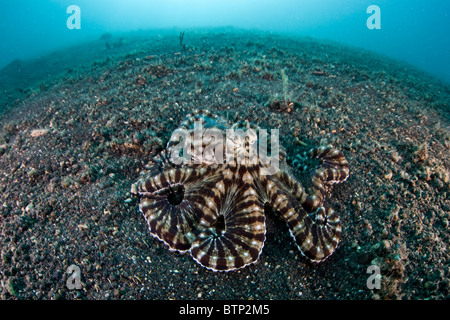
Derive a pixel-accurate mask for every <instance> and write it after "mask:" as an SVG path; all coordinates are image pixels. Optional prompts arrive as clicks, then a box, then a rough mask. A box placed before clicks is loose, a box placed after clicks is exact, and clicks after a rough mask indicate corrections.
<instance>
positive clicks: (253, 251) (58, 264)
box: [0, 0, 450, 313]
mask: <svg viewBox="0 0 450 320" xmlns="http://www.w3.org/2000/svg"><path fill="white" fill-rule="evenodd" d="M449 13H450V3H449V1H437V0H432V1H417V0H410V1H406V0H403V1H385V0H380V1H363V0H354V1H331V0H326V1H312V0H306V1H301V0H296V1H294V0H286V1H283V0H281V1H278V0H277V1H275V0H274V1H269V0H260V1H256V0H241V1H237V0H229V1H218V0H209V1H206V0H204V1H201V0H195V1H181V0H179V1H175V0H165V1H144V0H142V1H138V0H126V1H125V0H124V1H119V0H110V1H106V0H97V1H88V0H79V1H76V0H71V1H51V0H48V1H31V0H30V1H25V0H18V1H2V3H1V4H0V298H1V299H6V300H22V299H25V300H27V299H42V300H47V299H54V300H60V299H69V300H72V299H86V300H89V299H131V300H132V299H148V300H151V299H155V300H185V299H188V300H216V299H222V300H229V299H233V300H261V299H263V300H272V299H273V300H312V299H329V300H335V299H340V300H344V299H346V300H358V299H363V300H368V299H435V300H444V299H447V300H448V299H449V297H450V293H449V288H450V280H449V279H450V266H449V263H448V262H449V261H450V260H449V259H450V256H449V252H448V244H449V242H450V234H449V232H448V228H449V220H450V105H449V102H450V63H449V62H450V59H449V55H450V37H449V35H448V30H450V19H449V16H448V15H449ZM194 120H199V121H203V123H204V125H205V128H206V127H207V128H208V129H213V130H217V131H216V132H223V130H225V129H227V128H230V127H233V128H244V127H245V128H247V129H248V128H260V129H268V130H269V131H270V134H271V135H272V132H275V131H272V130H273V129H276V130H278V132H279V143H280V147H281V150H282V152H280V155H281V156H280V163H281V171H280V172H282V173H280V174H279V175H274V177H272V176H271V178H268V179H269V180H265V178H264V177H263V175H260V174H259V173H258V171H250V169H249V171H245V170H247V168H246V167H239V168H243V169H242V171H238V172H234V171H232V170H231V169H230V170H228V168H227V167H226V166H225V167H222V166H218V167H215V166H211V167H209V166H206V167H205V166H203V167H200V169H199V170H198V171H197V170H192V168H191V167H189V166H187V165H186V166H184V164H183V165H181V166H174V165H173V163H171V162H170V159H168V157H167V154H168V153H169V152H168V151H170V148H171V147H173V144H174V141H173V140H171V134H172V133H173V132H174V131H175V130H176V129H177V128H182V129H185V130H186V129H189V130H191V129H192V123H193V122H194ZM274 136H276V134H274ZM271 137H272V136H271ZM271 150H272V149H271ZM202 165H203V164H202ZM224 168H225V169H224ZM254 169H255V168H254V167H253V168H252V169H251V170H254ZM256 169H259V167H258V166H256ZM233 170H234V169H233ZM230 172H231V173H230ZM249 172H251V174H250V173H249ZM185 174H186V175H185ZM239 174H241V175H239ZM186 176H189V179H186V180H183V179H184V177H186ZM225 176H226V177H228V178H226V179H225ZM230 176H231V177H232V178H230ZM181 177H183V179H182V178H181ZM222 178H223V179H222ZM244 178H245V179H244ZM171 179H172V180H171ZM270 179H271V180H270ZM222 180H223V181H225V182H223V183H222ZM244 180H245V183H243V181H244ZM167 181H170V182H167ZM174 181H175V182H174ZM268 181H270V183H269V182H268ZM160 182H161V183H162V184H163V185H162V184H160ZM252 188H253V189H252ZM155 190H156V191H155ZM267 190H269V191H267ZM270 190H275V191H274V192H272V191H270ZM229 194H232V195H233V196H229V197H228V196H227V195H229ZM255 194H256V195H255ZM193 195H194V196H193ZM269 195H270V196H269ZM278 195H280V197H278ZM154 199H159V200H160V201H159V200H158V201H156V202H152V201H153V200H154ZM230 199H231V200H230ZM261 199H263V200H261ZM278 200H279V201H278ZM262 202H264V203H262ZM187 203H188V204H189V205H187ZM280 203H281V204H280ZM249 204H251V205H254V206H253V207H251V209H248V205H249ZM322 205H323V207H324V208H322ZM197 206H199V207H200V208H203V209H204V210H203V211H205V212H207V214H205V216H207V217H208V219H209V220H208V219H206V218H205V219H204V220H203V222H202V223H203V224H200V223H197V220H195V219H191V218H192V216H190V215H189V214H186V215H184V213H185V212H184V211H183V212H182V211H180V210H184V209H183V208H186V207H189V208H197V209H198V208H199V207H197ZM318 206H320V207H319V208H317V207H318ZM254 208H259V209H258V210H255V209H254ZM193 210H194V209H193ZM203 211H202V210H197V211H195V212H196V214H203ZM180 212H182V213H183V214H180ZM199 212H201V213H199ZM249 212H250V213H252V214H253V213H255V212H257V213H256V214H255V216H252V217H248V216H247V215H246V214H247V213H249ZM211 213H214V214H215V215H214V214H211ZM241 214H242V215H243V218H242V219H241V220H239V219H240V218H241ZM236 217H238V218H239V219H238V218H236ZM178 218H179V219H178ZM234 218H236V220H233V219H234ZM205 221H206V222H205ZM230 221H238V222H234V223H235V225H234V226H235V228H234V229H233V228H229V226H230V225H231V224H232V223H231V222H230ZM205 226H206V227H207V228H206V227H205ZM250 226H251V227H250ZM297 226H298V227H297ZM303 226H307V228H310V229H308V230H313V228H315V229H314V230H316V231H314V232H316V233H315V234H314V235H313V236H311V234H312V231H311V233H308V235H307V236H305V235H304V234H303V233H302V230H304V229H302V228H303ZM319 227H320V228H322V227H323V228H324V229H319ZM252 228H253V229H252ZM305 228H306V227H305ZM192 230H194V231H192ZM230 230H231V231H230ZM233 230H234V232H235V234H239V233H241V235H242V234H244V235H245V236H243V237H242V238H240V239H242V242H241V244H242V243H243V245H241V244H239V241H237V240H236V238H234V240H230V241H229V242H226V241H224V242H223V243H228V244H227V248H228V249H229V250H228V249H227V250H224V249H223V248H224V246H223V243H222V242H218V243H219V244H218V245H217V248H219V247H220V245H222V247H221V248H222V249H221V250H219V249H217V251H214V250H213V249H211V248H212V246H209V245H208V246H206V245H205V246H203V244H201V245H199V243H201V241H203V240H204V239H206V240H205V241H210V239H211V238H213V239H219V238H220V239H221V240H220V241H222V240H223V238H221V237H222V236H223V235H224V234H226V235H227V236H229V235H230V234H231V236H233ZM236 230H237V231H236ZM248 230H250V231H251V232H247V231H248ZM299 230H300V231H299ZM317 230H320V231H317ZM323 230H327V231H323ZM191 231H192V232H191ZM228 231H229V232H230V233H229V234H228V233H227V232H228ZM294 231H295V232H297V233H295V234H294ZM208 232H209V233H208ZM328 232H329V233H328ZM305 234H306V233H305ZM200 235H201V236H200ZM160 240H161V241H160ZM214 241H216V240H214ZM217 241H219V240H217ZM246 246H247V247H246ZM199 248H200V249H199ZM203 248H208V250H210V251H208V252H209V253H211V252H212V253H211V254H208V255H205V254H204V252H205V251H206V249H203ZM236 248H237V249H236ZM169 249H172V250H169ZM202 250H203V251H202ZM181 253H184V254H181ZM225 258H226V259H225ZM319 261H320V263H319ZM197 262H198V263H197ZM167 309H170V310H168V311H167V312H174V313H176V312H177V311H178V309H177V308H167ZM257 310H263V309H257ZM271 310H272V311H273V309H271ZM330 310H331V311H334V310H335V309H334V308H331V309H330Z"/></svg>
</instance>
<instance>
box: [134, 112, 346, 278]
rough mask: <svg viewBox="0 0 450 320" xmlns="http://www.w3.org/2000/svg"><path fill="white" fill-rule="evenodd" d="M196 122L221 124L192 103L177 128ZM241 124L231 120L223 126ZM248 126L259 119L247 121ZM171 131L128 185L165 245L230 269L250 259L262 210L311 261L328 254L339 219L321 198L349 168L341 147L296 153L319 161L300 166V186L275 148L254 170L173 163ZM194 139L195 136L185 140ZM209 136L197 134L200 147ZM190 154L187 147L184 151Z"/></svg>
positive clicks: (259, 241) (260, 240)
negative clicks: (271, 166) (273, 163)
mask: <svg viewBox="0 0 450 320" xmlns="http://www.w3.org/2000/svg"><path fill="white" fill-rule="evenodd" d="M195 121H200V122H201V123H202V124H203V125H204V126H203V127H204V128H205V129H206V128H209V129H211V128H214V129H215V130H218V131H219V132H223V133H224V132H225V129H227V128H230V126H228V124H227V123H226V122H225V121H224V120H223V119H222V118H219V117H217V116H215V115H212V114H211V113H209V112H208V111H194V112H193V113H191V114H189V115H188V116H187V117H186V119H185V120H184V121H183V122H182V123H181V125H180V127H179V128H180V129H183V130H187V132H189V133H190V135H188V136H187V139H193V137H194V122H195ZM242 127H247V128H249V127H250V125H249V124H248V122H247V123H236V124H234V125H232V126H231V128H242ZM252 128H253V129H255V130H256V131H258V130H259V127H255V126H253V127H252ZM179 142H180V138H179V137H177V136H176V135H172V138H171V140H170V141H169V143H168V145H167V147H166V149H165V150H164V151H163V152H162V153H161V154H160V155H159V156H158V157H157V158H156V159H155V160H154V161H153V162H152V166H151V167H149V168H148V169H149V170H148V171H146V172H144V173H143V174H142V176H141V178H140V179H139V181H138V182H137V183H136V184H134V185H133V186H132V192H133V193H135V194H138V195H139V196H140V199H141V200H140V205H139V209H140V211H141V212H142V214H143V216H144V218H145V220H146V221H147V223H148V227H149V229H150V233H151V235H152V236H154V237H156V238H158V239H159V240H161V241H163V242H164V243H165V244H166V245H167V246H168V247H169V248H170V250H172V251H178V252H182V253H185V252H188V253H190V255H191V256H192V257H193V258H194V260H195V261H197V262H198V263H199V264H200V265H202V266H203V267H206V268H208V269H211V270H214V271H231V270H236V269H240V268H243V267H245V266H247V265H249V264H252V263H254V262H256V261H257V260H258V258H259V256H260V254H261V251H262V249H263V246H264V241H265V238H266V213H267V212H269V211H270V212H274V213H275V214H277V215H278V216H279V217H280V218H281V219H283V220H284V221H285V222H286V224H287V226H288V228H289V231H290V233H291V235H292V237H293V239H294V241H295V243H296V245H297V247H298V248H299V250H300V252H301V253H302V254H303V255H304V256H306V257H307V258H309V259H310V260H311V261H314V262H320V261H324V260H325V259H326V258H327V257H329V256H330V255H331V254H332V253H333V252H334V251H335V250H336V247H337V246H338V243H339V239H340V235H341V223H340V220H339V217H338V215H337V214H336V213H335V212H334V211H333V210H332V209H330V208H327V207H326V206H324V205H323V202H324V199H325V197H326V196H327V194H328V193H329V192H330V191H331V187H332V186H333V184H335V183H340V182H343V181H345V180H346V179H347V177H348V175H349V168H348V163H347V160H346V159H345V157H344V156H343V154H342V153H341V152H340V151H338V150H336V149H333V148H328V147H319V148H315V149H312V150H310V151H309V152H307V153H305V154H304V155H303V156H304V157H305V159H307V160H309V161H315V162H317V163H319V165H318V166H317V167H315V168H309V167H306V166H305V168H304V169H305V170H304V171H305V177H306V180H307V183H306V185H307V187H304V186H302V184H301V183H300V182H299V181H298V180H297V179H296V178H295V177H294V175H293V174H292V173H291V168H290V167H289V166H288V164H287V163H286V156H285V152H284V150H283V149H281V148H280V152H279V170H278V172H276V173H275V174H272V175H266V174H261V171H262V170H263V169H265V167H266V166H267V164H262V163H261V162H260V161H258V162H257V163H253V164H251V163H244V164H241V163H239V164H238V163H236V162H234V163H226V164H214V163H209V162H208V163H205V162H203V163H198V161H197V162H196V164H175V161H174V160H173V159H174V158H173V155H174V150H175V145H176V144H177V143H179ZM193 142H194V144H195V141H193ZM210 143H211V142H210V141H209V142H208V141H203V142H202V145H201V146H197V147H200V148H203V149H201V150H205V148H207V147H208V144H210ZM190 155H191V156H193V157H195V153H191V154H190Z"/></svg>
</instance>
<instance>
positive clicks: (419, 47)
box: [0, 0, 450, 83]
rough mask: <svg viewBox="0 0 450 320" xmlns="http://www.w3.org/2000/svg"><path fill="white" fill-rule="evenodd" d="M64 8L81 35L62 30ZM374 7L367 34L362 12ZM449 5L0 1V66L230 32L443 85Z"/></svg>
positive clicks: (448, 57)
mask: <svg viewBox="0 0 450 320" xmlns="http://www.w3.org/2000/svg"><path fill="white" fill-rule="evenodd" d="M69 5H77V6H79V7H80V9H81V29H80V30H69V29H68V28H67V26H66V21H67V19H68V17H69V16H70V14H68V13H66V9H67V7H68V6H69ZM370 5H377V6H379V7H380V9H381V29H379V30H369V29H368V28H367V26H366V20H367V19H368V18H369V16H370V14H368V13H366V10H367V7H368V6H370ZM449 9H450V1H447V0H444V1H442V0H429V1H423V0H400V1H398V0H397V1H392V0H390V1H387V0H383V1H381V0H372V1H365V0H347V1H337V0H323V1H320V0H192V1H189V0H159V1H156V0H70V1H64V0H53V1H52V0H39V1H36V0H34V1H32V0H16V1H12V0H3V1H1V4H0V68H2V67H4V66H5V65H7V64H8V63H9V62H11V61H12V60H13V59H16V58H18V59H28V58H34V57H37V56H39V55H41V54H45V53H48V52H51V51H52V50H55V49H59V48H62V47H65V46H68V45H73V44H76V43H77V42H80V41H86V40H92V39H97V38H98V37H99V36H100V35H101V34H103V33H105V32H111V33H114V32H126V31H134V30H139V29H144V30H146V29H155V28H156V29H160V28H175V29H176V30H177V32H179V30H182V29H183V28H191V27H222V26H233V27H237V28H246V29H253V30H264V31H271V32H276V33H289V34H296V35H302V36H311V37H314V38H321V39H330V40H334V41H338V42H342V43H345V44H349V45H352V46H357V47H362V48H365V49H369V50H372V51H375V52H378V53H382V54H385V55H388V56H390V57H393V58H397V59H400V60H403V61H406V62H408V63H411V64H413V65H415V66H417V67H419V68H421V69H423V70H426V71H428V72H430V73H432V74H434V75H436V76H438V77H440V78H441V79H444V80H446V81H447V82H449V83H450V36H449V30H450V17H449V14H450V10H449Z"/></svg>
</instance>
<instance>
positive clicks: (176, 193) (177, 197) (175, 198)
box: [167, 185, 184, 206]
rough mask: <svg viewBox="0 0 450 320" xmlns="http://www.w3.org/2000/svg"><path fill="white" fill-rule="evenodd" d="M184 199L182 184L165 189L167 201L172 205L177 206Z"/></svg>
mask: <svg viewBox="0 0 450 320" xmlns="http://www.w3.org/2000/svg"><path fill="white" fill-rule="evenodd" d="M183 199H184V186H182V185H178V186H174V187H171V188H169V189H168V190H167V202H169V203H170V204H171V205H172V206H178V205H179V204H180V203H181V202H182V201H183Z"/></svg>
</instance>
